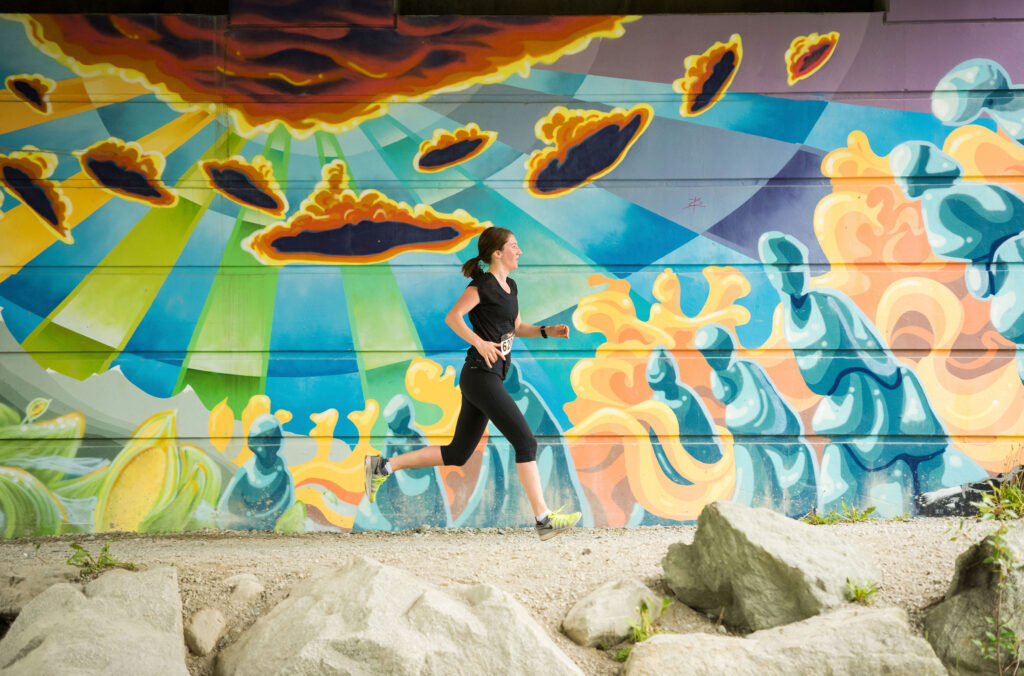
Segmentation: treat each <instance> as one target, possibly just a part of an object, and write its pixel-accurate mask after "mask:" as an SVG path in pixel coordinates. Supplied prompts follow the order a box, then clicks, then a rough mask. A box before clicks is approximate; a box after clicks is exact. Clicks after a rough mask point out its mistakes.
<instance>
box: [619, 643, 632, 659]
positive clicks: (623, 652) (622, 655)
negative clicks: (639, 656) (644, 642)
mask: <svg viewBox="0 0 1024 676" xmlns="http://www.w3.org/2000/svg"><path fill="white" fill-rule="evenodd" d="M631 652H633V646H631V645H627V646H622V647H621V648H619V649H618V650H617V651H615V661H616V662H625V661H626V660H628V659H629V653H631Z"/></svg>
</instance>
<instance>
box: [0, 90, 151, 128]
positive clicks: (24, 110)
mask: <svg viewBox="0 0 1024 676" xmlns="http://www.w3.org/2000/svg"><path fill="white" fill-rule="evenodd" d="M147 93H149V90H148V89H146V87H145V86H144V85H142V84H141V83H139V82H127V81H125V80H122V79H121V78H119V77H90V78H84V77H78V78H73V79H70V80H61V81H60V82H58V83H57V86H56V87H54V89H53V91H52V92H50V93H49V95H48V98H49V99H50V105H51V106H53V110H52V111H51V112H50V113H48V114H47V113H41V112H39V111H38V110H36V109H35V108H33V107H32V106H30V105H28V104H27V103H25V102H24V101H22V100H21V99H19V98H17V97H15V96H14V94H12V93H11V92H10V91H9V90H7V89H0V110H3V111H4V114H3V115H0V134H6V133H8V132H12V131H18V130H19V129H24V128H25V127H33V126H35V125H37V124H39V123H41V122H49V121H50V120H58V119H60V118H62V117H68V116H69V115H77V114H78V113H84V112H85V111H87V110H94V109H96V108H102V107H103V106H108V105H110V104H111V103H121V102H122V101H127V100H128V99H134V98H135V97H136V96H141V95H143V94H147ZM3 104H10V105H3Z"/></svg>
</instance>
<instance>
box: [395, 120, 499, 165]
mask: <svg viewBox="0 0 1024 676" xmlns="http://www.w3.org/2000/svg"><path fill="white" fill-rule="evenodd" d="M496 138H498V132H496V131H480V127H478V126H476V125H475V124H473V123H472V122H470V123H469V124H467V125H466V126H465V127H460V128H459V129H456V130H455V131H448V130H447V129H436V130H435V131H434V138H432V139H430V140H427V141H424V142H423V143H421V144H420V151H419V152H418V153H416V157H414V158H413V160H412V164H413V166H414V167H416V171H422V172H425V173H427V172H434V171H442V170H444V169H447V168H448V167H454V166H455V165H456V164H461V163H462V162H465V161H467V160H471V159H473V158H474V157H476V156H478V155H479V154H480V153H482V152H483V151H485V150H487V148H489V147H490V145H491V144H492V143H494V139H496Z"/></svg>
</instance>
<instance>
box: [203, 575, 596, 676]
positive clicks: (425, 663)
mask: <svg viewBox="0 0 1024 676" xmlns="http://www.w3.org/2000/svg"><path fill="white" fill-rule="evenodd" d="M217 673H218V674H222V675H231V674H255V673H259V674H268V675H269V674H288V675H289V676H304V675H311V674H373V675H375V676H376V675H377V674H410V675H411V674H423V675H430V674H487V675H488V676H498V675H499V674H510V675H512V674H544V675H545V676H548V675H551V676H554V675H557V674H581V673H582V672H580V670H579V669H578V668H577V667H576V665H575V664H574V663H573V662H572V661H571V660H570V659H569V658H568V657H566V655H565V653H563V652H561V651H560V650H559V649H558V647H557V646H556V645H555V644H554V642H553V641H552V640H551V639H550V638H549V637H548V635H547V634H546V633H545V631H544V630H543V629H542V628H541V627H540V626H539V625H538V624H537V623H536V622H535V621H534V620H533V618H531V617H530V615H529V614H528V613H527V612H526V609H525V608H523V607H522V606H521V605H520V604H519V603H518V602H517V601H516V600H515V599H513V598H512V597H511V596H509V595H508V594H506V593H505V592H503V591H501V590H500V589H498V588H497V587H494V586H491V585H487V584H480V585H475V586H464V585H452V586H451V587H445V588H443V589H442V588H438V587H435V586H433V585H430V584H428V583H426V582H424V581H422V580H420V579H418V578H416V577H414V576H413V575H411V574H409V573H406V572H405V571H402V570H399V569H397V568H392V567H390V566H385V565H383V564H380V563H377V562H376V561H371V560H370V559H366V558H361V557H359V558H355V559H352V560H350V561H348V562H346V563H345V564H344V565H343V567H342V568H340V569H338V570H335V571H332V572H331V573H329V574H326V575H323V576H320V577H317V578H313V579H310V580H306V581H303V582H300V583H298V584H296V585H295V586H294V587H293V588H292V590H291V592H290V593H289V595H288V597H287V598H285V599H284V600H283V601H281V602H280V603H279V604H278V605H277V606H275V607H274V608H273V610H271V611H270V612H269V613H268V614H267V615H265V616H263V617H262V618H260V619H259V620H257V622H256V623H255V624H254V625H253V626H252V627H250V628H249V629H248V630H247V631H246V632H245V633H244V634H242V636H241V637H240V638H239V639H238V641H236V642H235V643H234V644H232V645H231V646H229V647H228V648H227V649H225V650H224V651H223V652H221V653H220V655H219V656H218V660H217Z"/></svg>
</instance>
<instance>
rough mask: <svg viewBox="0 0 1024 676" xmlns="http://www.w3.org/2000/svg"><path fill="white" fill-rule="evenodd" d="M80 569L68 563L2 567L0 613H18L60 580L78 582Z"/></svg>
mask: <svg viewBox="0 0 1024 676" xmlns="http://www.w3.org/2000/svg"><path fill="white" fill-rule="evenodd" d="M78 579H79V572H78V569H76V568H72V567H71V566H69V565H67V564H60V565H53V564H46V563H38V564H36V563H33V564H32V565H22V566H18V567H15V566H11V565H6V566H2V567H0V614H3V615H17V614H18V613H20V612H21V609H22V608H24V607H25V606H26V605H28V603H29V601H31V600H32V599H34V598H35V597H37V596H39V595H40V594H42V593H43V592H44V591H46V590H47V589H49V588H50V587H52V586H53V585H55V584H57V583H59V582H76V581H77V580H78Z"/></svg>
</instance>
